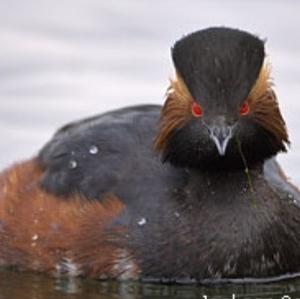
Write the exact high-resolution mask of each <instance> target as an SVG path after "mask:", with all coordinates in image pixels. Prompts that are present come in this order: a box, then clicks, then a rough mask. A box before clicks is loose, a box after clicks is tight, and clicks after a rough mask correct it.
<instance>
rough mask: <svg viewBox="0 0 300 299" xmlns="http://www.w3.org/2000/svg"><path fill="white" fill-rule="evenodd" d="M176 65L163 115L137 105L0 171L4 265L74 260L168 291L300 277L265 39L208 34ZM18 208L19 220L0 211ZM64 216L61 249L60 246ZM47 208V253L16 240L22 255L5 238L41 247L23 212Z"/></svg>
mask: <svg viewBox="0 0 300 299" xmlns="http://www.w3.org/2000/svg"><path fill="white" fill-rule="evenodd" d="M172 57H173V61H174V65H175V68H176V78H175V79H174V80H172V81H171V85H170V87H169V89H168V92H167V99H166V103H165V105H164V107H163V108H162V109H161V107H160V106H154V105H152V106H150V105H149V106H137V107H129V108H125V109H121V110H116V111H113V112H109V113H106V114H103V115H100V116H96V117H93V118H90V119H87V120H83V121H79V122H75V123H73V124H70V125H68V126H65V127H64V128H62V129H61V130H59V131H58V132H57V133H56V134H55V135H54V137H53V138H52V140H50V141H49V142H48V143H47V144H46V146H45V147H44V148H43V149H42V150H41V152H40V154H39V155H38V157H37V158H36V159H35V160H33V161H31V162H28V163H27V164H24V166H23V165H22V164H21V165H20V166H18V167H17V168H12V169H10V170H8V171H7V172H5V173H3V174H2V177H0V178H1V179H0V187H1V186H2V187H1V188H2V189H1V188H0V190H2V193H1V192H0V203H1V200H2V206H1V205H0V220H1V222H0V223H4V224H5V225H4V226H3V227H4V230H0V242H2V246H0V260H1V261H6V262H4V265H6V266H7V265H8V266H9V265H11V264H12V262H11V260H13V258H12V257H13V256H14V254H15V255H16V256H18V262H15V263H14V265H16V266H21V267H22V268H27V269H32V265H31V264H32V263H33V262H36V263H38V264H39V265H40V266H39V267H38V269H37V270H39V271H50V272H59V273H62V272H63V273H69V274H72V273H71V272H72V271H70V269H73V270H74V267H73V268H72V267H70V266H69V267H68V263H72V265H73V266H74V265H76V270H78V271H76V273H75V275H82V276H91V277H96V278H101V279H106V278H122V279H129V278H133V279H142V280H151V281H162V282H195V281H198V282H201V281H206V280H213V281H220V280H225V281H227V280H231V279H244V278H255V279H274V278H276V277H279V276H281V275H285V274H288V273H296V272H299V271H300V250H299V247H300V233H299V225H300V210H299V207H298V205H299V203H300V202H299V200H300V197H299V192H298V189H296V188H295V187H294V186H293V185H291V184H290V183H289V182H288V181H287V179H286V177H285V176H284V175H283V173H282V171H281V170H280V168H279V166H278V164H277V162H276V161H275V160H274V156H275V155H276V154H277V153H278V152H280V151H286V145H287V144H288V143H289V140H288V135H287V132H286V128H285V123H284V120H283V118H282V116H281V113H280V110H279V107H278V103H277V99H276V96H275V93H274V91H273V89H272V85H271V82H270V79H269V69H268V66H267V64H266V62H265V52H264V43H263V42H262V41H261V40H260V39H259V38H258V37H255V36H253V35H251V34H249V33H246V32H243V31H239V30H235V29H229V28H210V29H206V30H201V31H198V32H195V33H192V34H190V35H188V36H186V37H184V38H182V39H181V40H179V41H178V42H176V43H175V46H174V47H173V49H172ZM163 162H164V163H163ZM26 180H29V181H31V183H30V184H29V183H28V182H27V181H26ZM27 184H29V185H27ZM20 190H21V191H22V192H21V191H20ZM26 196H29V197H28V198H27V197H26ZM11 201H12V202H13V203H14V205H13V208H11V209H13V210H14V209H16V211H17V212H16V216H11V214H9V213H8V212H7V213H6V212H5V213H4V212H2V213H1V207H2V210H5V211H7V210H8V208H5V209H4V207H6V206H7V205H8V206H9V205H10V202H11ZM19 203H22V205H25V207H24V208H20V207H19V206H20V204H19ZM55 206H57V209H58V212H59V214H58V216H57V218H58V220H57V221H58V223H59V224H58V226H56V230H58V231H59V232H60V234H61V235H62V236H63V237H65V238H64V240H62V241H60V242H61V243H53V241H51V242H50V241H49V238H48V236H50V235H51V233H52V230H51V229H50V228H48V227H49V225H53V221H54V220H53V219H55V217H54V211H53V208H54V209H55ZM80 206H81V208H80ZM36 207H42V208H43V211H45V212H44V213H45V215H44V216H43V217H42V218H41V220H40V221H42V223H43V225H41V226H40V232H41V233H44V239H42V240H41V243H37V245H35V248H36V247H37V248H39V250H40V251H39V253H40V255H32V254H31V255H29V253H30V252H31V251H30V247H29V249H28V246H25V245H24V246H23V245H20V244H19V243H18V248H22V251H21V253H20V250H18V251H16V248H15V247H16V245H14V243H13V241H12V243H11V242H10V243H8V241H7V240H8V239H7V238H6V237H7V236H9V237H10V236H11V235H12V236H14V235H17V234H21V233H22V236H27V234H28V235H29V237H28V238H29V239H30V234H31V233H32V232H31V230H29V229H27V228H26V223H28V222H30V221H31V219H27V220H25V219H24V217H25V216H23V214H24V210H25V209H26V211H27V210H34V209H36ZM47 207H51V209H47ZM63 209H66V210H67V214H66V215H67V216H66V215H65V214H64V213H63V211H64V210H63ZM18 215H20V216H18ZM62 215H63V216H62ZM16 217H18V221H17V222H16V220H15V218H16ZM48 219H51V221H50V220H48ZM26 221H27V222H26ZM32 221H34V219H32ZM49 222H51V223H50V224H49ZM70 224H72V225H71V227H69V226H70ZM12 225H14V229H12V228H11V227H12ZM18 225H19V226H20V229H19V230H18V231H16V228H15V227H16V226H17V227H18ZM6 227H7V230H6V229H5V228H6ZM45 227H47V230H46V228H45ZM1 234H2V238H1ZM3 236H5V237H3ZM24 238H25V237H24ZM35 239H36V240H38V238H37V237H35V236H34V237H33V239H32V240H34V241H36V240H35ZM51 240H52V239H51ZM0 244H1V243H0ZM8 244H9V245H8ZM22 244H23V243H22ZM22 246H23V247H22ZM38 246H40V247H38ZM3 248H4V249H5V250H4V249H3ZM7 248H9V249H10V250H9V254H8V253H7V252H8V250H7ZM41 248H42V249H41ZM56 248H59V252H60V254H59V256H57V255H55V253H53V252H52V250H53V249H56ZM36 250H37V249H36ZM49 252H50V253H49ZM25 253H26V254H25ZM22 254H23V255H24V256H26V258H25V257H24V259H23V258H22V257H23V255H22ZM49 254H50V256H51V257H52V259H53V260H51V262H49V260H48V259H46V256H48V255H49ZM28 256H29V257H28ZM32 256H34V257H32ZM36 256H39V257H36ZM42 257H43V258H42ZM66 261H67V262H66ZM33 269H34V270H36V269H35V268H33ZM73 272H74V271H73ZM73 274H74V273H73Z"/></svg>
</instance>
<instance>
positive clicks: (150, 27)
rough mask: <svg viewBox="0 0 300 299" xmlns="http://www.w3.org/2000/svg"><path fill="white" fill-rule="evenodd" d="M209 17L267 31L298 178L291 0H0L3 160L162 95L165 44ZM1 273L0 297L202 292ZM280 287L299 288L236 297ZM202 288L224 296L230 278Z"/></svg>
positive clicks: (288, 164) (299, 63) (296, 18)
mask: <svg viewBox="0 0 300 299" xmlns="http://www.w3.org/2000/svg"><path fill="white" fill-rule="evenodd" d="M214 25H226V26H232V27H237V28H241V29H244V30H248V31H250V32H252V33H256V34H258V35H259V36H260V37H262V38H267V52H268V54H269V59H270V61H271V62H272V65H273V77H274V81H275V84H276V91H277V94H278V98H279V101H280V107H281V109H282V112H283V114H284V116H285V119H286V122H287V125H288V128H289V132H290V139H291V141H292V147H291V149H290V151H289V153H288V154H285V155H280V157H279V160H280V163H281V165H282V166H283V168H284V169H285V171H286V172H287V174H288V175H289V176H290V177H291V178H292V180H293V182H294V183H295V184H296V185H298V186H300V171H298V168H299V167H300V134H299V130H300V99H299V95H300V1H298V0H286V1H284V0H282V1H279V0H277V1H276V0H273V1H271V0H261V1H258V0H252V1H238V0H228V1H226V0H225V1H217V0H211V1H201V0H198V1H196V0H189V1H179V0H172V1H171V0H161V1H159V0H152V1H150V0H148V1H146V0H120V1H117V0H115V1H109V0H107V1H101V0H73V1H72V0H52V1H50V0H39V1H38V0H23V1H22V0H0V140H1V142H0V153H1V155H0V168H4V167H7V166H9V165H11V164H12V163H13V162H15V161H20V160H22V159H27V158H29V157H32V156H33V155H35V154H36V153H37V151H38V150H39V149H40V148H41V146H42V145H43V144H44V143H45V142H46V141H47V140H48V139H49V138H50V137H51V135H52V134H53V133H54V131H55V130H56V129H57V128H58V127H60V126H62V125H63V124H65V123H67V122H69V121H72V120H75V119H80V118H83V117H87V116H90V115H93V114H97V113H101V112H103V111H107V110H110V109H114V108H118V107H122V106H128V105H134V104H143V103H158V104H161V103H163V100H164V93H165V89H166V87H167V85H168V78H169V77H171V76H172V74H173V68H172V65H171V61H170V47H171V45H172V44H173V43H174V41H175V40H177V39H178V38H180V37H181V36H182V35H183V34H185V33H189V32H191V31H194V30H198V29H200V28H205V27H208V26H214ZM1 275H2V276H1V282H0V299H3V298H5V299H6V298H12V299H14V298H20V295H15V294H23V295H24V296H25V295H26V294H27V295H28V294H31V293H32V296H31V297H30V298H52V296H54V297H53V298H59V296H63V297H64V298H65V296H71V297H70V298H75V297H76V298H89V296H88V294H98V295H99V296H98V295H97V296H98V297H97V298H141V297H143V298H162V297H163V298H201V296H200V295H201V294H202V293H201V292H202V289H199V288H196V287H186V288H179V289H178V288H176V287H159V286H156V287H154V286H150V287H148V286H142V285H134V287H133V288H138V290H142V291H140V293H136V291H134V292H133V291H132V290H131V288H132V286H131V287H128V285H124V284H121V285H118V284H117V285H115V284H108V286H107V288H108V289H110V291H108V292H107V293H105V295H104V293H103V292H105V291H104V290H105V288H103V287H99V284H95V286H96V285H97V288H96V287H94V288H93V287H91V288H92V290H93V291H91V289H90V285H94V282H92V283H87V282H86V283H85V282H84V281H83V282H82V281H80V283H79V285H81V287H79V290H80V291H78V289H77V291H76V289H75V292H73V293H72V292H71V295H70V292H68V291H66V290H68V288H69V287H66V290H63V291H62V292H61V290H60V289H59V288H58V289H57V282H56V281H54V280H51V279H48V278H46V277H44V276H39V275H31V274H27V275H25V274H23V273H22V274H17V273H10V272H4V273H1ZM68 283H69V282H68ZM68 283H67V284H66V285H68ZM77 284H78V283H77ZM75 285H76V284H75ZM82 285H83V286H82ZM101 286H103V285H102V284H101ZM287 286H288V287H287ZM99 288H100V289H99ZM285 288H288V289H289V291H290V292H295V291H296V292H297V290H298V282H297V281H292V282H288V283H283V284H280V285H278V284H276V285H273V286H270V287H269V285H264V286H258V287H257V288H255V287H254V289H253V286H252V287H250V289H249V288H248V287H240V288H239V289H238V291H239V293H240V294H244V295H243V296H244V297H243V298H246V297H245V296H247V294H248V295H249V294H250V293H251V294H252V295H253V294H256V295H257V294H258V295H260V296H261V298H269V297H266V296H267V294H273V295H272V296H273V297H274V298H275V297H276V296H280V293H282V294H283V293H284V291H287V290H286V289H285ZM62 289H63V288H62ZM71 289H72V288H71ZM120 289H121V291H120ZM101 290H102V291H101ZM113 290H114V291H113ZM126 290H127V291H126ZM128 290H129V291H128ZM145 290H146V294H145ZM174 290H175V291H174ZM185 290H187V291H186V292H185ZM208 290H209V292H210V293H211V294H217V295H218V296H221V297H220V298H224V294H229V293H231V291H233V290H235V288H234V287H232V289H230V286H226V287H223V288H222V287H216V288H209V289H208ZM250 290H251V291H250ZM18 291H19V292H18ZM204 291H205V290H204ZM204 291H203V292H204ZM57 292H58V293H57ZM82 292H83V293H82ZM101 292H102V293H101ZM174 292H175V293H174ZM222 292H223V293H222ZM47 294H48V295H47ZM67 294H68V295H67ZM108 294H110V295H108ZM149 294H150V295H149ZM174 294H181V295H178V296H177V295H176V296H177V297H176V296H175V295H174ZM195 294H196V295H195ZM203 294H204V293H203ZM220 294H221V295H220ZM222 294H223V295H222ZM263 294H264V295H263ZM274 294H277V295H274ZM294 294H295V293H294ZM72 296H73V297H72ZM74 296H75V297H74ZM91 296H92V295H91ZM95 296H96V295H95ZM126 296H127V297H126ZM147 296H148V297H147ZM222 296H223V297H222ZM273 297H270V298H273ZM91 298H92V297H91ZM93 298H94V297H93ZM251 298H257V296H256V297H253V296H252V297H251ZM276 298H279V297H276ZM293 298H295V297H293ZM299 298H300V296H299Z"/></svg>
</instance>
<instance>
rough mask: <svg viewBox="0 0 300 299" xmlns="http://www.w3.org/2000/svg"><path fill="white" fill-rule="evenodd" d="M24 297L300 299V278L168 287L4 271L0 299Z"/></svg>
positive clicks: (0, 275)
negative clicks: (266, 282) (243, 283)
mask: <svg viewBox="0 0 300 299" xmlns="http://www.w3.org/2000/svg"><path fill="white" fill-rule="evenodd" d="M234 296H235V297H234ZM284 296H285V297H284ZM20 298H22V299H52V298H56V299H60V298H72V299H82V298H85V299H93V298H98V299H99V298H101V299H140V298H147V299H148V298H149V299H150V298H151V299H153V298H155V299H161V298H164V299H165V298H170V299H171V298H182V299H194V298H195V299H196V298H197V299H198V298H200V299H206V298H207V299H221V298H222V299H232V298H236V299H238V298H242V299H248V298H249V299H252V298H255V299H257V298H260V299H282V298H284V299H288V298H291V299H296V298H300V279H296V280H287V281H283V282H280V283H273V284H257V285H255V284H252V285H251V284H250V285H218V286H184V285H182V286H178V285H177V286H174V285H169V286H168V285H159V284H141V283H135V282H121V283H118V282H100V281H97V280H89V279H67V278H56V279H54V278H50V277H48V276H46V275H41V274H33V273H25V272H24V273H19V272H14V271H0V299H20Z"/></svg>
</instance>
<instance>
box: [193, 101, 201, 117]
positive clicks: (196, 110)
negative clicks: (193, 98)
mask: <svg viewBox="0 0 300 299" xmlns="http://www.w3.org/2000/svg"><path fill="white" fill-rule="evenodd" d="M192 113H193V115H194V116H195V117H201V116H202V114H203V110H202V108H201V106H200V105H199V104H198V103H196V102H193V104H192Z"/></svg>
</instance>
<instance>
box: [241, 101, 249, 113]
mask: <svg viewBox="0 0 300 299" xmlns="http://www.w3.org/2000/svg"><path fill="white" fill-rule="evenodd" d="M249 112H250V106H249V103H248V102H244V103H243V104H242V106H241V107H240V115H247V114H248V113H249Z"/></svg>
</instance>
